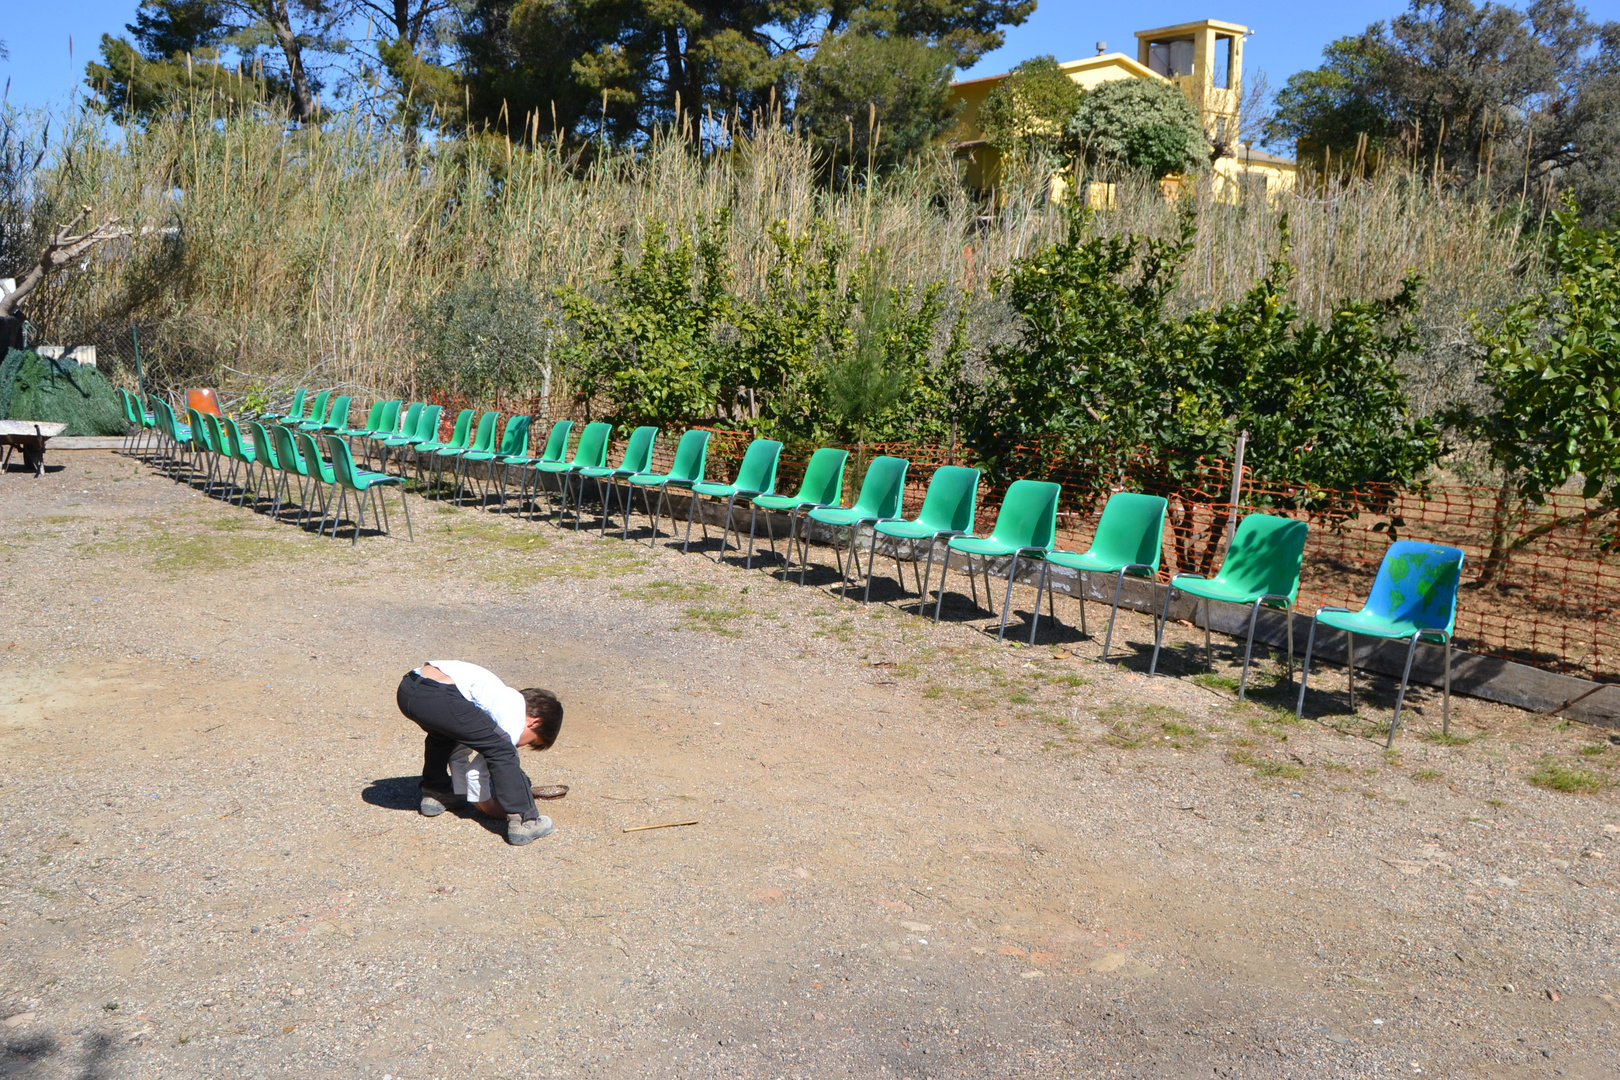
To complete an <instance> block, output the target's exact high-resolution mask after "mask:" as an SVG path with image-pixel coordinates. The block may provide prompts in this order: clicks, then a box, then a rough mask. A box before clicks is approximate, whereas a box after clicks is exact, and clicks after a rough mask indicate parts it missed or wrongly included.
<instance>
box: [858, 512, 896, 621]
mask: <svg viewBox="0 0 1620 1080" xmlns="http://www.w3.org/2000/svg"><path fill="white" fill-rule="evenodd" d="M876 565H877V527H876V526H873V528H872V549H871V550H870V551H869V552H867V554H866V594H865V595H864V596H862V597H861V603H863V604H870V603H871V602H872V568H873V567H874V566H876ZM894 565H895V566H896V567H898V566H899V565H900V555H899V553H898V552H896V554H895V557H894ZM905 585H906V579H905V578H903V577H902V578H901V579H900V587H901V588H902V589H903V588H905Z"/></svg>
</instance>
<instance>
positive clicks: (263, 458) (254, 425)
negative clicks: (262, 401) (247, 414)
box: [248, 420, 281, 469]
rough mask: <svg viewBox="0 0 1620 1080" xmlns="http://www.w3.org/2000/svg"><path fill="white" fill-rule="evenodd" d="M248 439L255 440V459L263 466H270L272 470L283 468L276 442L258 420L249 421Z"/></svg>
mask: <svg viewBox="0 0 1620 1080" xmlns="http://www.w3.org/2000/svg"><path fill="white" fill-rule="evenodd" d="M248 438H249V439H252V440H253V457H254V459H255V460H256V461H258V463H259V464H261V465H268V466H269V467H270V468H272V469H279V468H281V455H280V454H278V453H276V444H275V440H273V439H272V438H271V437H270V432H269V430H268V429H266V428H265V426H264V425H263V424H262V423H260V422H259V421H257V420H249V421H248Z"/></svg>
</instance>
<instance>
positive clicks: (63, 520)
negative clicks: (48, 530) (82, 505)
mask: <svg viewBox="0 0 1620 1080" xmlns="http://www.w3.org/2000/svg"><path fill="white" fill-rule="evenodd" d="M83 520H84V515H83V514H52V515H51V516H50V517H47V518H45V523H46V524H47V525H66V524H67V523H68V522H70V521H83Z"/></svg>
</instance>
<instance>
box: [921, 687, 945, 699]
mask: <svg viewBox="0 0 1620 1080" xmlns="http://www.w3.org/2000/svg"><path fill="white" fill-rule="evenodd" d="M922 696H923V697H925V698H930V699H934V698H942V697H944V696H945V688H944V687H943V686H940V685H939V684H937V683H930V684H928V686H927V687H926V688H925V689H924V690H923V695H922Z"/></svg>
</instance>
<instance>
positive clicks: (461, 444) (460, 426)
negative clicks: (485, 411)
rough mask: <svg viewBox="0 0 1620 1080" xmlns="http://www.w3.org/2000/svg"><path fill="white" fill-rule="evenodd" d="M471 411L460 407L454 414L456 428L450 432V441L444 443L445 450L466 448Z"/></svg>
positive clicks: (469, 430) (471, 417)
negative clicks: (459, 410)
mask: <svg viewBox="0 0 1620 1080" xmlns="http://www.w3.org/2000/svg"><path fill="white" fill-rule="evenodd" d="M472 419H473V411H472V410H471V409H462V410H461V412H459V413H457V414H456V428H455V430H454V431H452V432H451V433H450V441H449V442H447V443H445V444H444V449H446V450H465V449H467V435H468V433H470V432H471V431H472Z"/></svg>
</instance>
